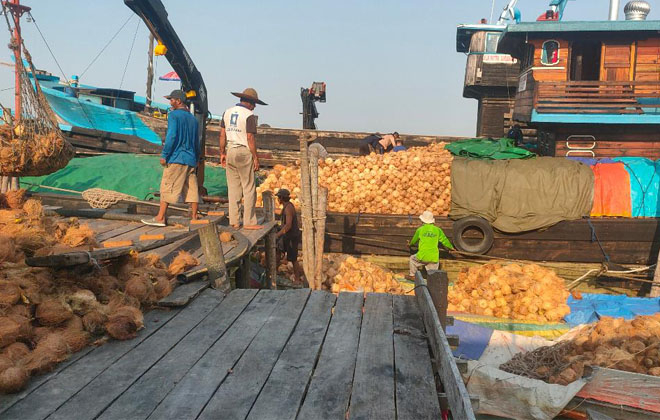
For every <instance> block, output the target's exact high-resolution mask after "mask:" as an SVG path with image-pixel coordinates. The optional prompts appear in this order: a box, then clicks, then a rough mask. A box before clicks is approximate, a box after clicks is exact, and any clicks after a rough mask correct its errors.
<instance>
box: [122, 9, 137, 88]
mask: <svg viewBox="0 0 660 420" xmlns="http://www.w3.org/2000/svg"><path fill="white" fill-rule="evenodd" d="M138 29H140V21H138V23H137V25H136V26H135V33H134V34H133V42H131V49H130V50H128V57H127V58H126V65H125V66H124V72H123V73H122V75H121V82H119V89H121V87H122V86H123V85H124V77H125V76H126V70H127V69H128V63H129V62H130V61H131V54H133V47H134V46H135V38H137V33H138Z"/></svg>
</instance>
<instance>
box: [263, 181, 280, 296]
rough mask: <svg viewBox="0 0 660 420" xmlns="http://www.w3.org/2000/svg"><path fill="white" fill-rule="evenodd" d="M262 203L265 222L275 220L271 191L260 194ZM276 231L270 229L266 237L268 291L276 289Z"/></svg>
mask: <svg viewBox="0 0 660 420" xmlns="http://www.w3.org/2000/svg"><path fill="white" fill-rule="evenodd" d="M261 198H262V200H263V203H264V214H265V215H266V222H272V221H274V220H275V200H274V199H273V193H272V192H271V191H264V192H263V193H261ZM276 234H277V232H276V230H275V229H271V231H270V232H268V235H266V266H267V267H266V268H267V269H268V284H267V285H266V287H267V288H268V289H277V237H276Z"/></svg>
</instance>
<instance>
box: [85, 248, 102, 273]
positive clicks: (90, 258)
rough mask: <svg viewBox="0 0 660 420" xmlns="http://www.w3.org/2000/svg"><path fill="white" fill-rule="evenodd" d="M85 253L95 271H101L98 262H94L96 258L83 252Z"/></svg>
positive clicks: (89, 253)
mask: <svg viewBox="0 0 660 420" xmlns="http://www.w3.org/2000/svg"><path fill="white" fill-rule="evenodd" d="M85 252H86V253H87V258H89V262H90V263H91V264H92V265H93V266H94V269H95V270H96V271H101V266H100V265H99V262H98V261H97V260H96V258H94V257H92V253H91V252H89V251H85Z"/></svg>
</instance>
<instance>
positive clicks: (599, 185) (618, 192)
mask: <svg viewBox="0 0 660 420" xmlns="http://www.w3.org/2000/svg"><path fill="white" fill-rule="evenodd" d="M591 170H592V171H593V172H594V204H593V207H592V208H591V216H621V217H631V215H632V204H631V199H630V175H629V174H628V171H626V167H625V166H624V164H623V163H620V162H617V163H597V164H596V165H594V166H592V167H591Z"/></svg>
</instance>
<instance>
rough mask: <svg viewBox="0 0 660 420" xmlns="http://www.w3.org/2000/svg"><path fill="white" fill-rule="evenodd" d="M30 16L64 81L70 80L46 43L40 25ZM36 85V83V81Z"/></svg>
mask: <svg viewBox="0 0 660 420" xmlns="http://www.w3.org/2000/svg"><path fill="white" fill-rule="evenodd" d="M28 15H29V16H30V19H32V23H34V27H35V28H37V32H39V35H40V36H41V39H42V40H43V41H44V44H46V48H47V49H48V52H49V53H50V56H51V57H53V60H54V61H55V64H57V68H58V69H60V73H62V77H63V78H64V80H68V79H67V77H66V72H65V71H64V70H62V66H61V65H60V62H59V61H57V57H55V54H54V53H53V50H52V49H51V48H50V45H49V44H48V41H46V37H45V36H44V34H43V33H42V32H41V28H39V25H37V20H36V19H35V18H34V16H32V12H28ZM35 83H36V81H35Z"/></svg>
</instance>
